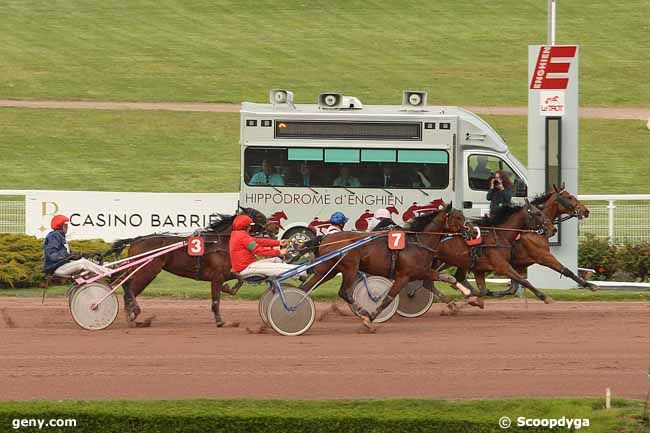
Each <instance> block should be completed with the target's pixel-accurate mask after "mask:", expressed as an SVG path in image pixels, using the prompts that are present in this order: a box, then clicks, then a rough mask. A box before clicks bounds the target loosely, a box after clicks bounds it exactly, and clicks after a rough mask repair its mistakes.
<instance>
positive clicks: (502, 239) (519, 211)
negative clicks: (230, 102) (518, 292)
mask: <svg viewBox="0 0 650 433" xmlns="http://www.w3.org/2000/svg"><path fill="white" fill-rule="evenodd" d="M478 223H479V224H480V225H481V226H483V227H482V228H483V230H482V231H483V243H482V244H481V245H476V246H470V245H467V244H466V242H465V240H464V239H459V238H456V237H449V238H444V239H443V240H442V241H441V242H440V245H439V246H438V259H439V260H440V261H441V262H444V263H445V264H447V265H449V266H455V267H456V268H457V271H456V273H455V274H454V276H455V278H456V280H458V281H461V282H462V281H465V280H466V277H467V272H468V271H473V272H474V276H475V277H476V282H477V283H478V285H479V290H480V294H481V295H484V294H486V293H487V289H486V286H485V274H486V273H487V272H496V273H497V274H501V275H506V276H508V277H510V278H511V279H512V280H514V281H517V282H518V283H520V284H521V285H523V286H524V287H526V288H527V289H529V290H530V291H531V292H533V293H534V294H535V296H537V298H539V299H541V300H542V301H544V302H545V303H551V302H552V301H553V300H552V299H551V298H550V297H548V296H546V295H545V294H544V293H543V292H541V291H539V290H538V289H536V288H535V287H534V286H533V285H532V284H531V283H530V282H529V281H528V280H527V279H525V278H524V277H522V276H521V275H520V274H519V273H518V272H517V271H516V270H515V269H514V268H513V267H512V265H511V264H510V261H511V259H512V253H513V242H514V240H515V238H516V237H517V235H519V234H523V233H526V232H527V231H528V232H530V231H536V232H540V233H554V232H555V230H556V229H555V226H553V223H552V221H551V220H549V219H548V218H547V217H546V215H544V213H543V212H542V211H541V210H540V209H538V208H537V207H536V206H533V205H532V204H530V202H529V201H528V200H526V204H525V205H524V206H504V207H501V208H499V210H498V211H497V212H496V213H495V214H494V215H492V216H491V217H489V218H487V217H486V218H483V219H482V220H480V221H478ZM459 251H460V252H461V253H459Z"/></svg>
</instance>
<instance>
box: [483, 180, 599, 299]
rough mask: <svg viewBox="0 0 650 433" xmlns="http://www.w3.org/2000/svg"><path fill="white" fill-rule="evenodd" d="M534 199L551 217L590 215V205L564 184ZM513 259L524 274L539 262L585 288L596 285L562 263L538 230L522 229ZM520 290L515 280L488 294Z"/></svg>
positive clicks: (506, 294)
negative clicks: (503, 287) (584, 203)
mask: <svg viewBox="0 0 650 433" xmlns="http://www.w3.org/2000/svg"><path fill="white" fill-rule="evenodd" d="M531 203H532V204H533V205H535V206H541V207H542V212H544V215H546V217H547V218H548V219H549V220H551V221H555V220H556V219H557V218H559V217H560V216H562V215H569V217H576V218H578V219H582V218H587V217H589V209H587V207H586V206H585V205H583V204H582V203H581V202H580V201H579V200H578V199H577V198H576V197H575V196H573V195H571V194H570V193H569V192H568V191H566V190H565V186H564V184H562V186H561V187H559V188H558V187H557V186H555V185H553V191H551V192H549V193H547V194H544V195H542V196H540V197H537V198H535V199H534V200H533V201H532V202H531ZM511 263H512V266H513V267H514V268H515V270H516V271H517V272H518V273H520V274H523V273H524V272H525V271H526V268H527V267H528V266H530V265H534V264H538V265H542V266H546V267H547V268H550V269H553V270H554V271H556V272H558V273H560V274H561V275H564V276H566V277H569V278H571V279H572V280H574V281H575V282H577V283H578V284H579V285H580V286H582V287H584V288H588V289H592V290H594V289H595V288H596V286H595V285H594V284H591V283H590V282H588V281H586V280H584V279H582V278H580V277H579V276H578V275H576V274H574V273H573V272H572V271H571V270H570V269H568V268H567V267H565V266H564V265H563V264H562V263H560V262H559V261H558V260H557V259H556V258H555V257H554V256H553V254H551V248H550V245H549V243H548V237H546V236H543V235H539V234H537V233H522V235H521V239H519V240H517V241H515V243H514V246H513V253H512V261H511ZM516 291H517V286H516V284H512V285H511V286H510V288H509V289H508V290H504V291H501V292H490V291H488V292H487V294H488V296H493V297H502V296H508V295H514V294H515V293H516Z"/></svg>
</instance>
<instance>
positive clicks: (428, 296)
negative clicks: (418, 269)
mask: <svg viewBox="0 0 650 433" xmlns="http://www.w3.org/2000/svg"><path fill="white" fill-rule="evenodd" d="M431 305H433V292H432V291H431V290H428V289H427V288H425V287H423V286H422V281H411V282H410V283H408V284H407V285H406V287H404V289H402V291H401V293H400V294H399V305H398V306H397V314H399V315H400V316H402V317H409V318H413V317H420V316H421V315H423V314H424V313H426V312H427V311H429V308H431Z"/></svg>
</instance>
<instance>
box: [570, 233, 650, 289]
mask: <svg viewBox="0 0 650 433" xmlns="http://www.w3.org/2000/svg"><path fill="white" fill-rule="evenodd" d="M578 265H579V266H580V267H583V268H590V269H594V270H595V271H596V272H595V274H594V276H593V277H592V279H594V280H615V281H646V280H647V279H648V276H650V242H644V243H640V244H625V245H618V246H617V245H609V244H608V242H607V240H600V239H596V238H595V237H593V236H591V235H587V240H586V241H584V242H581V243H580V246H579V249H578Z"/></svg>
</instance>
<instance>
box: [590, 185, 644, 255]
mask: <svg viewBox="0 0 650 433" xmlns="http://www.w3.org/2000/svg"><path fill="white" fill-rule="evenodd" d="M578 199H579V200H580V201H581V202H582V203H584V204H585V206H587V207H588V208H589V211H590V213H589V218H587V219H583V220H581V221H580V226H579V240H580V241H582V240H585V239H586V237H587V234H590V235H592V236H594V237H596V238H597V239H603V240H609V242H610V243H612V244H623V243H633V244H638V243H642V242H650V194H624V195H579V196H578Z"/></svg>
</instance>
